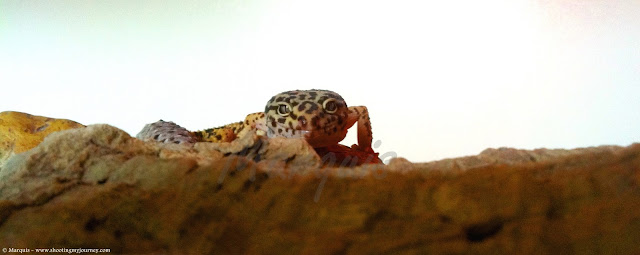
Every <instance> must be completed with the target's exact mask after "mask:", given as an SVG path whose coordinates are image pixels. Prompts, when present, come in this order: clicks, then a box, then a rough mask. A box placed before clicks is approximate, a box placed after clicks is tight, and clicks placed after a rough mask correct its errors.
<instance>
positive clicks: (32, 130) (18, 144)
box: [0, 112, 84, 166]
mask: <svg viewBox="0 0 640 255" xmlns="http://www.w3.org/2000/svg"><path fill="white" fill-rule="evenodd" d="M79 127H84V126H83V125H82V124H80V123H77V122H74V121H71V120H65V119H52V118H47V117H42V116H34V115H30V114H26V113H21V112H0V166H1V165H2V164H3V163H4V162H5V161H6V160H7V159H8V158H9V157H11V156H13V155H15V154H18V153H21V152H24V151H27V150H29V149H31V148H33V147H35V146H36V145H38V144H39V143H40V142H42V140H43V139H44V138H45V137H46V136H47V135H49V134H51V133H53V132H56V131H60V130H65V129H70V128H79Z"/></svg>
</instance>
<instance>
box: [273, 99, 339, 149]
mask: <svg viewBox="0 0 640 255" xmlns="http://www.w3.org/2000/svg"><path fill="white" fill-rule="evenodd" d="M264 112H265V115H266V123H265V124H266V126H267V136H268V137H270V138H271V137H288V138H292V137H300V138H305V139H306V141H307V142H308V143H309V144H310V145H311V146H313V147H314V148H318V147H326V146H329V145H334V144H338V143H339V142H340V141H342V139H344V137H345V136H346V134H347V129H348V128H349V127H348V126H347V118H348V116H349V108H348V107H347V103H346V102H345V101H344V99H342V97H341V96H340V95H339V94H338V93H335V92H333V91H329V90H292V91H287V92H282V93H279V94H277V95H275V96H273V97H272V98H271V99H270V100H269V102H267V106H266V107H265V109H264Z"/></svg>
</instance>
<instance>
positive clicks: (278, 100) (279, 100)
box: [276, 97, 284, 102]
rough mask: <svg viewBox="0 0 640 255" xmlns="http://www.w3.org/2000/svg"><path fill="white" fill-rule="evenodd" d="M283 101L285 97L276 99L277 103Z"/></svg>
mask: <svg viewBox="0 0 640 255" xmlns="http://www.w3.org/2000/svg"><path fill="white" fill-rule="evenodd" d="M282 100H284V97H278V98H276V102H282Z"/></svg>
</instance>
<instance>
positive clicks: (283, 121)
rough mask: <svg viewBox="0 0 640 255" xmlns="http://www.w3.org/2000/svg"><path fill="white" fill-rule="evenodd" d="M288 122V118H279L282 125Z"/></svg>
mask: <svg viewBox="0 0 640 255" xmlns="http://www.w3.org/2000/svg"><path fill="white" fill-rule="evenodd" d="M286 121H287V119H286V118H278V122H279V123H280V124H284V123H285V122H286ZM273 127H275V126H273Z"/></svg>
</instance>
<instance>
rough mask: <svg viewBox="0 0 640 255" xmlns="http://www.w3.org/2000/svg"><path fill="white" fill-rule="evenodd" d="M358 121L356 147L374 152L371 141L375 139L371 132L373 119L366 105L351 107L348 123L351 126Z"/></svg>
mask: <svg viewBox="0 0 640 255" xmlns="http://www.w3.org/2000/svg"><path fill="white" fill-rule="evenodd" d="M355 122H358V146H356V148H355V149H358V150H361V151H367V152H369V151H370V152H373V149H372V148H371V142H372V141H373V133H372V132H371V120H370V119H369V111H368V110H367V107H366V106H351V107H349V116H348V117H347V123H349V126H351V125H353V124H355Z"/></svg>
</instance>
